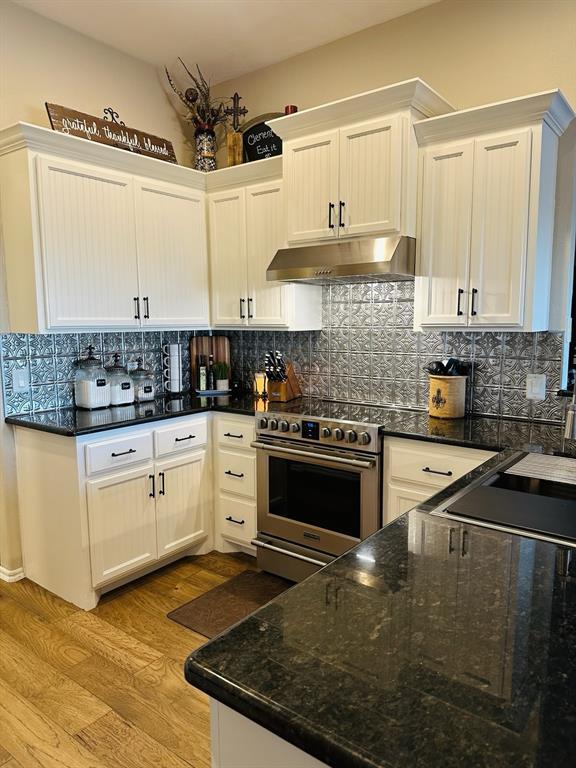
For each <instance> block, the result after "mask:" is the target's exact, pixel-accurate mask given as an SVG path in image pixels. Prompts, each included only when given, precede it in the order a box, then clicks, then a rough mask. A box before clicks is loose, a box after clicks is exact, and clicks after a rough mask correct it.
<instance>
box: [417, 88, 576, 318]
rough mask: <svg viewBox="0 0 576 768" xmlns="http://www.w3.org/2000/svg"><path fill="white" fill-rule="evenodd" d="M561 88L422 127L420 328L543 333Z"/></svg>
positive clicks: (565, 113)
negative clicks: (501, 329) (474, 328)
mask: <svg viewBox="0 0 576 768" xmlns="http://www.w3.org/2000/svg"><path fill="white" fill-rule="evenodd" d="M573 117H574V112H573V111H572V109H571V108H570V106H569V105H568V104H567V102H566V101H565V99H564V97H563V96H562V94H561V93H560V92H559V91H549V92H546V93H540V94H535V95H534V96H527V97H525V98H521V99H514V100H512V101H509V102H500V103H498V104H491V105H488V106H485V107H476V108H474V109H468V110H465V111H463V112H454V113H452V114H450V115H444V116H441V117H435V118H432V119H430V120H423V121H421V122H417V123H416V124H415V131H416V136H417V139H418V142H419V144H420V146H421V151H420V190H421V195H420V200H421V202H420V210H419V226H418V264H417V277H416V291H415V313H414V315H415V327H416V329H418V328H422V327H444V328H451V327H452V328H455V329H456V328H461V327H463V326H467V327H478V328H483V329H495V330H496V329H498V328H508V329H510V330H518V331H543V330H547V329H548V328H549V327H550V326H549V313H550V305H551V301H553V297H551V285H552V266H553V258H552V251H553V238H554V211H555V191H556V155H557V144H558V137H559V136H560V135H561V134H562V132H563V131H564V130H565V129H566V127H567V126H568V124H569V123H570V121H571V120H572V118H573Z"/></svg>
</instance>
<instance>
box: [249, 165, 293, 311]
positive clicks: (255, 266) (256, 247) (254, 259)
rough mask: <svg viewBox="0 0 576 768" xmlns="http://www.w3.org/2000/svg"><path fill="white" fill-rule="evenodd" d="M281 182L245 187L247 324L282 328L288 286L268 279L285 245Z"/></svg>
mask: <svg viewBox="0 0 576 768" xmlns="http://www.w3.org/2000/svg"><path fill="white" fill-rule="evenodd" d="M283 214H284V206H283V198H282V182H281V181H280V180H278V181H273V182H268V183H266V184H255V185H254V186H251V187H246V255H247V269H248V308H247V314H248V322H249V324H252V325H265V326H275V325H279V326H282V325H284V324H285V322H286V316H285V312H284V306H283V304H284V296H285V290H284V289H285V286H283V285H282V283H278V282H268V281H267V280H266V270H267V269H268V265H269V264H270V261H271V260H272V256H274V254H275V253H276V251H277V250H278V247H279V246H280V245H281V243H282V232H283V228H284V215H283Z"/></svg>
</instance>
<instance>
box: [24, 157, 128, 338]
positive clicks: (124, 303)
mask: <svg viewBox="0 0 576 768" xmlns="http://www.w3.org/2000/svg"><path fill="white" fill-rule="evenodd" d="M37 174H38V199H39V212H40V217H39V219H40V232H41V240H42V257H43V267H44V275H45V282H44V291H45V301H46V322H47V325H48V327H50V328H53V329H55V330H56V329H60V328H71V327H76V326H97V327H106V326H110V327H115V326H126V327H130V326H135V325H138V324H139V322H138V317H137V312H136V311H135V304H136V302H135V297H137V296H138V266H137V262H136V249H135V237H134V200H133V185H132V179H131V177H130V176H128V175H124V174H120V173H114V172H112V171H109V170H108V169H102V168H97V167H93V166H90V165H85V164H81V163H76V162H71V161H65V160H62V159H61V158H53V157H38V158H37Z"/></svg>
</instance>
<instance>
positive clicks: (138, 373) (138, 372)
mask: <svg viewBox="0 0 576 768" xmlns="http://www.w3.org/2000/svg"><path fill="white" fill-rule="evenodd" d="M136 362H137V363H138V367H137V368H134V370H133V371H131V376H132V377H133V378H136V379H151V378H152V372H151V371H149V370H148V369H147V368H144V367H143V366H142V362H143V361H142V358H141V357H139V358H137V360H136Z"/></svg>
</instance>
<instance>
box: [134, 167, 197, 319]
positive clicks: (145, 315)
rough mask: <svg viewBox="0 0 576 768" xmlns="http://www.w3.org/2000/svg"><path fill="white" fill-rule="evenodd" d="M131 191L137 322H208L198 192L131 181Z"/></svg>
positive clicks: (172, 186)
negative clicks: (138, 304)
mask: <svg viewBox="0 0 576 768" xmlns="http://www.w3.org/2000/svg"><path fill="white" fill-rule="evenodd" d="M135 194H136V237H137V249H138V269H139V282H140V297H141V314H142V319H143V324H144V325H152V326H169V327H170V328H174V327H178V326H180V327H190V326H201V325H208V324H209V303H208V256H207V253H206V214H205V198H204V193H203V192H199V191H197V190H192V189H188V188H186V187H181V186H177V185H173V184H160V183H156V182H152V181H150V182H149V181H148V180H145V179H137V180H136V190H135Z"/></svg>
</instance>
